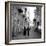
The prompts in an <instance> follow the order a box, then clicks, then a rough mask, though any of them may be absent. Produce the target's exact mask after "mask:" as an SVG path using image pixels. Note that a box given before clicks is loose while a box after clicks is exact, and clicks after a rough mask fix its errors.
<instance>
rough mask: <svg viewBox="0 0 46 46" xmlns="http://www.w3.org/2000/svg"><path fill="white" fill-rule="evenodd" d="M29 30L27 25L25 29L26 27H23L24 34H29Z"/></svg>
mask: <svg viewBox="0 0 46 46" xmlns="http://www.w3.org/2000/svg"><path fill="white" fill-rule="evenodd" d="M29 30H30V28H29V27H27V29H26V27H24V36H25V35H26V33H28V36H29Z"/></svg>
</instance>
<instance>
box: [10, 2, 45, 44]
mask: <svg viewBox="0 0 46 46" xmlns="http://www.w3.org/2000/svg"><path fill="white" fill-rule="evenodd" d="M10 3H12V2H9V44H12V43H28V42H41V41H43V42H44V26H45V25H44V5H43V4H37V3H36V4H32V3H30V4H28V3H16V2H15V3H14V2H13V3H12V4H17V5H18V4H20V5H34V6H36V5H38V6H42V11H41V15H42V16H41V20H42V23H41V24H42V26H41V28H42V35H41V39H28V40H27V39H19V40H10V39H11V38H10Z"/></svg>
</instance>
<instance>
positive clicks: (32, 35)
mask: <svg viewBox="0 0 46 46" xmlns="http://www.w3.org/2000/svg"><path fill="white" fill-rule="evenodd" d="M26 33H27V32H26ZM40 37H41V34H40V33H38V32H34V31H29V36H28V35H27V34H26V36H24V35H23V32H19V33H17V35H16V36H15V37H13V39H14V40H15V39H35V38H36V39H37V38H40Z"/></svg>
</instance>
